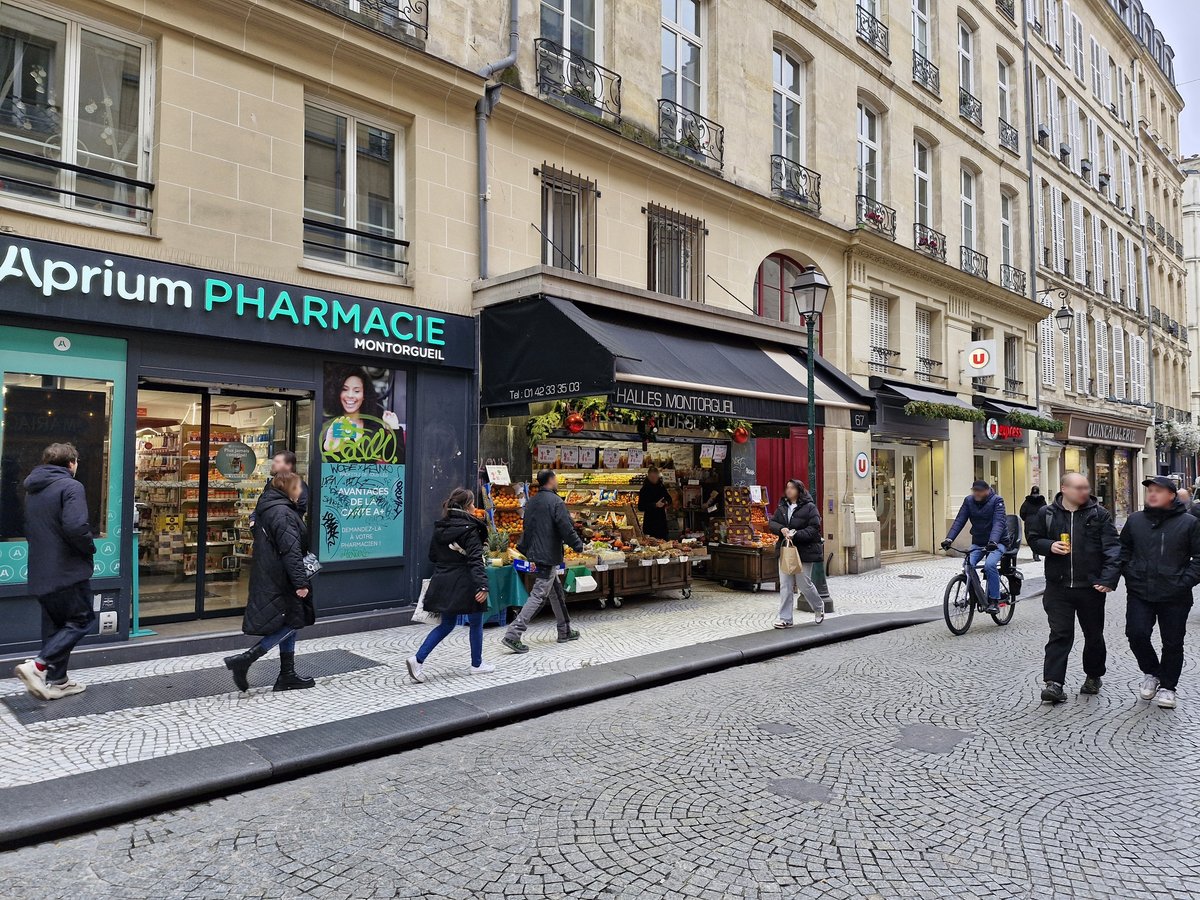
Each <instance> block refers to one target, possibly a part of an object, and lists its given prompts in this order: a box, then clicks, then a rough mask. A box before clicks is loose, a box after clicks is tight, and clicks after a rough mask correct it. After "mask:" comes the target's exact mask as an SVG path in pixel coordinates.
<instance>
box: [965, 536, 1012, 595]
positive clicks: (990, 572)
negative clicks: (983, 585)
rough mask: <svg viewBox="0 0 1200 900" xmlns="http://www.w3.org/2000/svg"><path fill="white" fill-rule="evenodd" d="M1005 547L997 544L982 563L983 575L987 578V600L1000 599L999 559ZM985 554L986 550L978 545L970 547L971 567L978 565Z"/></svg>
mask: <svg viewBox="0 0 1200 900" xmlns="http://www.w3.org/2000/svg"><path fill="white" fill-rule="evenodd" d="M1004 551H1005V546H1004V545H1003V544H998V545H997V548H996V549H995V550H993V551H992V552H991V553H988V554H987V559H986V560H984V562H983V574H984V575H985V576H987V595H988V599H989V600H999V599H1000V557H1001V556H1003V555H1004ZM985 553H987V549H986V548H984V547H980V546H979V545H978V544H972V545H971V556H970V559H971V565H973V566H975V565H978V564H979V560H980V559H982V557H983V554H985Z"/></svg>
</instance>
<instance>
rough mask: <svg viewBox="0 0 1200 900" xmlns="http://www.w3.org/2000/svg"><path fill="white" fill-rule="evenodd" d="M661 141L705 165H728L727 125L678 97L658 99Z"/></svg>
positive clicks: (662, 143)
mask: <svg viewBox="0 0 1200 900" xmlns="http://www.w3.org/2000/svg"><path fill="white" fill-rule="evenodd" d="M658 143H659V145H660V146H663V147H669V148H670V149H672V150H675V151H677V152H679V153H682V154H683V155H684V156H688V157H691V158H692V159H694V160H695V161H696V162H698V163H700V164H701V165H706V166H715V167H716V168H718V169H721V168H724V166H725V129H724V128H722V127H721V126H720V125H718V124H717V123H716V122H714V121H713V120H712V119H706V118H705V117H704V116H702V115H700V113H698V112H695V111H693V110H690V109H688V108H687V107H686V106H680V105H679V104H678V103H676V102H675V101H674V100H667V99H661V100H659V101H658Z"/></svg>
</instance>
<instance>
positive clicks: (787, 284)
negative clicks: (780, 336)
mask: <svg viewBox="0 0 1200 900" xmlns="http://www.w3.org/2000/svg"><path fill="white" fill-rule="evenodd" d="M799 278H800V265H799V264H798V263H796V262H795V261H794V260H792V259H789V258H788V257H786V256H784V255H782V254H780V253H775V254H772V255H771V256H768V257H767V258H766V259H764V260H763V262H762V265H761V266H759V267H758V274H757V275H756V276H755V278H754V298H755V303H756V308H757V309H758V314H759V315H760V316H762V317H763V318H765V319H777V320H779V321H781V322H791V323H793V324H798V323H799V321H800V316H799V314H798V313H797V312H796V303H795V299H794V298H793V297H792V285H794V284H795V283H796V282H797V281H798V280H799Z"/></svg>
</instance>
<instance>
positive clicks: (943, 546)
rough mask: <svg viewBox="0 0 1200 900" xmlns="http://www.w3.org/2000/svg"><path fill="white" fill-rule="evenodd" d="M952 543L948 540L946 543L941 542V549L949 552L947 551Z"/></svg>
mask: <svg viewBox="0 0 1200 900" xmlns="http://www.w3.org/2000/svg"><path fill="white" fill-rule="evenodd" d="M953 543H954V541H949V540H947V541H942V549H943V550H949V549H950V546H951V545H952V544H953Z"/></svg>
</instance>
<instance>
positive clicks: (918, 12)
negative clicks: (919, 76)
mask: <svg viewBox="0 0 1200 900" xmlns="http://www.w3.org/2000/svg"><path fill="white" fill-rule="evenodd" d="M929 2H930V0H912V19H913V50H915V51H916V52H917V53H919V54H920V55H921V56H923V57H925V58H926V59H931V58H932V57H933V54H932V53H931V52H930V47H929Z"/></svg>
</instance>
